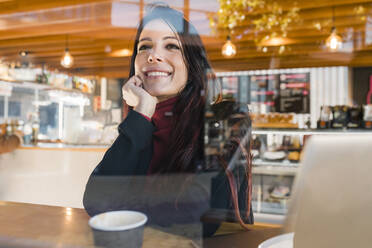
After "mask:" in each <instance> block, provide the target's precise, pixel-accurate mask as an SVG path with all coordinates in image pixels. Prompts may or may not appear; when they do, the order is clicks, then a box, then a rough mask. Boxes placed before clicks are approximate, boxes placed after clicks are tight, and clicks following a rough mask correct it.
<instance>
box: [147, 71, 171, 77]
mask: <svg viewBox="0 0 372 248" xmlns="http://www.w3.org/2000/svg"><path fill="white" fill-rule="evenodd" d="M147 76H150V77H156V76H162V77H166V76H168V73H166V72H160V71H152V72H149V73H147Z"/></svg>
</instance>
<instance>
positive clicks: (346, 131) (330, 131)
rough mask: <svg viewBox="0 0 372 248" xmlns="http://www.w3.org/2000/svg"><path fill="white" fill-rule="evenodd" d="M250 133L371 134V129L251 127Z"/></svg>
mask: <svg viewBox="0 0 372 248" xmlns="http://www.w3.org/2000/svg"><path fill="white" fill-rule="evenodd" d="M252 134H281V135H339V134H347V135H354V134H358V135H366V134H371V135H372V130H366V129H339V130H335V129H326V130H318V129H308V130H306V129H253V130H252Z"/></svg>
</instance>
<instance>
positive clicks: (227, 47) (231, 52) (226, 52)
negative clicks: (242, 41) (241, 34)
mask: <svg viewBox="0 0 372 248" xmlns="http://www.w3.org/2000/svg"><path fill="white" fill-rule="evenodd" d="M235 54H236V46H235V45H234V44H233V43H232V42H231V39H230V36H227V41H226V43H225V44H224V45H223V47H222V55H223V56H224V57H226V58H231V57H234V56H235Z"/></svg>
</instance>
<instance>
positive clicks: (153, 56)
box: [147, 53, 163, 63]
mask: <svg viewBox="0 0 372 248" xmlns="http://www.w3.org/2000/svg"><path fill="white" fill-rule="evenodd" d="M147 61H148V62H149V63H154V62H155V61H156V62H162V61H163V59H162V58H161V57H160V56H159V55H158V54H156V53H150V54H149V57H148V58H147Z"/></svg>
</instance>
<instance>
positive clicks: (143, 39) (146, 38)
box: [139, 37, 151, 42]
mask: <svg viewBox="0 0 372 248" xmlns="http://www.w3.org/2000/svg"><path fill="white" fill-rule="evenodd" d="M145 40H148V41H151V38H150V37H144V38H142V39H140V40H139V42H141V41H145Z"/></svg>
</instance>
